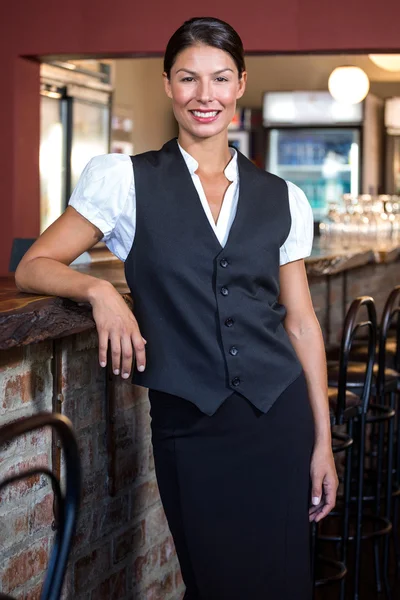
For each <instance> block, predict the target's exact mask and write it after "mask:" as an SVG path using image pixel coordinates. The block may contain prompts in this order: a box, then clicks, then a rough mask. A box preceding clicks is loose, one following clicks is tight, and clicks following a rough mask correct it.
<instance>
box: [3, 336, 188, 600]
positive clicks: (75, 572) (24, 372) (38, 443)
mask: <svg viewBox="0 0 400 600" xmlns="http://www.w3.org/2000/svg"><path fill="white" fill-rule="evenodd" d="M56 344H60V346H59V348H61V353H62V378H61V383H62V394H63V403H62V412H63V413H64V414H65V415H67V416H68V417H69V418H70V419H71V420H72V422H73V425H74V428H75V431H76V434H77V437H78V441H79V446H80V451H81V457H82V463H83V480H84V485H83V499H82V505H81V510H80V515H79V522H78V528H77V533H76V536H75V541H74V546H73V550H72V553H71V557H70V567H69V570H68V574H67V578H66V585H65V590H64V595H63V598H64V599H68V600H103V599H104V600H113V599H115V600H128V599H132V598H134V599H135V600H136V599H137V600H145V599H146V600H179V599H180V598H181V597H182V592H183V584H182V580H181V575H180V570H179V565H178V562H177V558H176V555H175V550H174V545H173V541H172V538H171V535H170V532H169V529H168V526H167V523H166V519H165V516H164V512H163V510H162V507H161V503H160V498H159V494H158V488H157V484H156V480H155V473H154V463H153V457H152V452H151V443H150V420H149V416H148V400H147V394H145V393H143V391H140V389H139V388H135V387H133V386H132V385H131V384H130V383H128V382H123V381H122V380H119V379H117V378H115V396H114V409H113V413H112V416H111V419H112V426H113V436H114V439H115V466H114V468H113V469H111V471H110V465H109V458H108V453H107V424H106V373H105V370H103V369H101V368H100V367H99V366H98V362H97V339H96V335H95V334H94V333H92V334H89V333H85V334H80V335H77V336H71V337H69V338H65V339H63V340H57V341H56ZM53 354H54V346H53V342H45V343H41V344H38V345H32V346H28V347H25V348H18V349H15V350H9V351H3V352H2V353H1V354H0V422H1V423H6V422H9V421H12V420H14V419H16V418H19V417H21V416H23V415H29V414H32V413H36V412H39V411H42V410H49V411H50V410H52V402H53V397H52V396H53V377H52V357H53ZM39 464H40V465H47V466H51V464H52V453H51V434H50V432H49V431H40V432H36V433H34V434H31V435H27V436H25V438H21V439H19V440H18V441H17V442H16V443H13V444H10V445H9V446H8V447H6V448H4V449H3V448H2V449H1V451H0V474H1V478H4V477H5V476H6V475H7V474H8V473H12V472H15V471H17V470H18V469H23V468H26V467H31V466H33V465H39ZM111 476H114V477H113V482H114V490H113V491H114V495H113V496H111V495H110V477H111ZM53 518H54V517H53V495H52V490H51V485H50V484H49V483H48V481H47V480H46V478H45V477H44V476H43V477H40V476H37V477H34V478H32V479H31V480H30V481H24V482H22V483H19V484H16V485H15V484H14V486H12V487H11V486H10V487H9V488H7V489H5V490H4V491H3V492H2V493H1V495H0V557H1V560H0V590H1V591H3V592H5V593H12V594H13V595H14V596H15V597H16V598H18V599H21V600H22V599H23V600H28V599H29V600H38V599H39V595H40V584H41V581H42V580H43V574H44V570H45V568H46V564H47V557H48V553H49V549H50V548H51V540H52V537H53V531H52V528H51V524H52V522H53Z"/></svg>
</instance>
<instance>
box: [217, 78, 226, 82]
mask: <svg viewBox="0 0 400 600" xmlns="http://www.w3.org/2000/svg"><path fill="white" fill-rule="evenodd" d="M216 81H218V82H222V81H228V80H227V78H226V77H217V78H216Z"/></svg>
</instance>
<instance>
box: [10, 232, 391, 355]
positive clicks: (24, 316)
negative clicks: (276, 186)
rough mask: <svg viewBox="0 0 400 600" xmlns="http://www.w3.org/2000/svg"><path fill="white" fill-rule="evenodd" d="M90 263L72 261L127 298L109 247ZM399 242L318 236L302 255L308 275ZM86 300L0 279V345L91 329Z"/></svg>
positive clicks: (375, 256) (381, 258) (381, 255)
mask: <svg viewBox="0 0 400 600" xmlns="http://www.w3.org/2000/svg"><path fill="white" fill-rule="evenodd" d="M101 254H102V258H101V260H99V253H96V258H95V259H93V257H92V261H91V262H90V263H86V264H80V265H74V266H73V268H74V269H76V270H79V271H80V272H82V273H90V275H92V276H94V277H99V278H102V279H106V280H108V281H110V282H111V283H112V284H113V285H114V286H115V287H116V289H117V290H118V291H119V292H120V293H121V294H122V295H123V296H124V299H125V300H126V302H128V303H130V302H131V300H130V296H129V289H128V286H127V284H126V280H125V274H124V266H123V263H122V262H121V261H119V260H118V259H116V258H115V257H113V256H112V255H111V254H110V253H108V251H107V250H103V251H102V253H101ZM399 257H400V245H393V244H390V245H380V246H377V247H375V248H370V247H366V248H360V247H354V246H353V247H343V246H339V245H336V246H334V245H330V246H329V247H327V246H326V245H324V244H321V241H320V240H319V239H318V240H316V242H315V244H314V247H313V252H312V255H311V256H310V257H309V258H307V259H306V269H307V274H308V276H312V277H319V276H324V275H335V274H337V273H340V272H343V271H345V270H348V269H354V268H356V267H360V266H363V265H365V264H368V263H371V262H375V263H388V262H393V261H395V260H398V259H399ZM94 326H95V325H94V321H93V318H92V314H91V309H90V306H89V305H88V304H78V303H76V302H73V301H71V300H67V299H65V298H57V297H52V296H38V295H34V294H22V293H20V292H18V290H17V288H16V286H15V283H14V277H8V278H7V277H6V278H0V350H5V349H8V348H12V347H14V346H20V345H26V344H32V343H35V342H40V341H43V340H46V339H54V338H58V337H63V336H68V335H71V334H74V333H79V332H82V331H86V330H88V329H92V328H94Z"/></svg>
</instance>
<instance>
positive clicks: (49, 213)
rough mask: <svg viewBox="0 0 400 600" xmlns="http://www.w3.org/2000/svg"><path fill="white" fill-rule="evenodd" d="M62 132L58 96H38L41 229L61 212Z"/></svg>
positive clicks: (62, 196) (62, 197) (62, 183)
mask: <svg viewBox="0 0 400 600" xmlns="http://www.w3.org/2000/svg"><path fill="white" fill-rule="evenodd" d="M63 148H64V133H63V120H62V104H61V102H60V100H59V99H58V98H51V97H48V96H41V98H40V153H39V165H40V232H41V233H42V232H43V231H44V230H45V229H47V227H49V225H51V224H52V223H53V221H55V220H56V219H57V218H58V217H59V216H60V215H61V213H62V212H63V211H64V183H65V181H64V178H65V169H64V166H63V165H64V158H63Z"/></svg>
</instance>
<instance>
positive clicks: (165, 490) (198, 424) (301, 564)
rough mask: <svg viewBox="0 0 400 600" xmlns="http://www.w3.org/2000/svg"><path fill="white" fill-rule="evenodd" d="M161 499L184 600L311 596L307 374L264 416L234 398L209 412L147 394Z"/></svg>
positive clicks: (166, 396)
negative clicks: (179, 569) (179, 570)
mask: <svg viewBox="0 0 400 600" xmlns="http://www.w3.org/2000/svg"><path fill="white" fill-rule="evenodd" d="M149 398H150V404H151V413H150V414H151V417H152V424H151V426H152V442H153V450H154V460H155V469H156V476H157V482H158V486H159V490H160V496H161V500H162V503H163V507H164V510H165V514H166V517H167V520H168V524H169V528H170V530H171V534H172V536H173V539H174V542H175V547H176V551H177V555H178V559H179V563H180V567H181V571H182V577H183V580H184V583H185V585H186V594H185V597H184V598H185V599H186V600H225V599H226V600H311V598H312V581H311V570H310V526H309V520H308V509H309V506H310V491H311V485H310V460H311V454H312V449H313V444H314V425H313V417H312V412H311V407H310V404H309V399H308V394H307V386H306V381H305V377H304V374H303V373H302V374H301V375H300V376H299V377H298V379H296V381H295V382H294V383H292V384H291V385H290V386H289V387H288V388H287V389H286V390H285V391H284V392H283V393H282V394H281V396H280V397H279V398H278V400H277V401H276V402H275V404H274V405H273V406H272V408H271V409H270V410H269V411H268V412H267V413H262V412H261V411H259V410H258V409H257V408H255V407H254V406H253V405H252V404H251V403H250V402H248V401H247V400H246V399H245V398H244V397H242V396H241V395H239V394H236V393H234V394H232V395H231V396H230V397H229V398H228V399H227V400H226V401H225V402H224V403H223V404H222V406H220V408H219V409H218V410H217V412H216V413H214V414H213V415H212V416H207V415H205V414H204V413H202V412H201V411H200V410H199V409H198V408H197V407H196V406H195V405H194V404H193V403H191V402H189V401H188V400H184V399H182V398H179V397H177V396H173V395H170V394H167V393H164V392H158V391H154V390H150V392H149Z"/></svg>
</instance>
